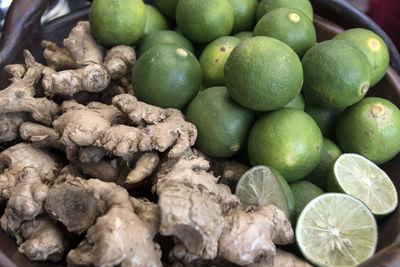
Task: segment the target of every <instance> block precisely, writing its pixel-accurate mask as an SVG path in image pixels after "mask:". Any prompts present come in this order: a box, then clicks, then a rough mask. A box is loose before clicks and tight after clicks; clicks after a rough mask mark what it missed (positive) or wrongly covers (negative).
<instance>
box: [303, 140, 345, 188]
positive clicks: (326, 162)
mask: <svg viewBox="0 0 400 267" xmlns="http://www.w3.org/2000/svg"><path fill="white" fill-rule="evenodd" d="M341 154H342V151H341V150H340V148H339V147H338V146H337V145H336V144H335V143H334V142H333V141H331V140H329V139H327V138H324V141H323V145H322V151H321V159H320V161H319V162H318V165H317V166H316V167H315V168H314V169H313V170H312V171H311V172H310V173H309V174H307V175H306V177H305V178H304V179H305V180H308V181H310V182H312V183H313V184H315V185H317V186H319V187H321V188H322V189H324V190H326V189H327V179H328V176H329V175H330V173H331V171H332V168H333V164H335V161H336V159H337V158H338V157H339V156H340V155H341Z"/></svg>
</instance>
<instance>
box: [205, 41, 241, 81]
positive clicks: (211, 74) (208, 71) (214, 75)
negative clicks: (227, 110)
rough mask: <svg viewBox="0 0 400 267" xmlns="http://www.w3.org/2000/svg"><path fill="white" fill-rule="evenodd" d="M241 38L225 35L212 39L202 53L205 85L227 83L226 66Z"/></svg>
mask: <svg viewBox="0 0 400 267" xmlns="http://www.w3.org/2000/svg"><path fill="white" fill-rule="evenodd" d="M239 43H240V40H239V39H238V38H236V37H233V36H223V37H219V38H218V39H216V40H214V41H212V42H211V43H210V44H208V45H207V46H206V48H205V49H204V50H203V52H202V53H201V55H200V58H199V63H200V66H201V70H202V71H203V85H204V86H205V87H211V86H217V85H225V82H224V66H225V62H226V60H227V59H228V57H229V55H230V54H231V52H232V50H233V48H234V47H235V46H236V45H237V44H239Z"/></svg>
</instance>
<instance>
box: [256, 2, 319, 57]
mask: <svg viewBox="0 0 400 267" xmlns="http://www.w3.org/2000/svg"><path fill="white" fill-rule="evenodd" d="M253 35H254V36H260V35H261V36H269V37H273V38H275V39H278V40H280V41H282V42H284V43H285V44H287V45H288V46H290V48H292V49H293V50H294V52H296V53H297V55H299V57H302V56H303V55H304V54H305V52H307V50H308V49H309V48H310V47H312V46H313V45H314V44H315V42H316V40H317V36H316V34H315V29H314V24H313V23H312V21H311V20H310V19H309V18H308V17H307V16H306V15H304V14H303V13H302V12H301V11H299V10H297V9H293V8H277V9H274V10H272V11H270V12H268V13H267V14H266V15H265V16H263V17H262V18H261V19H260V20H259V21H258V22H257V24H256V26H255V28H254V30H253Z"/></svg>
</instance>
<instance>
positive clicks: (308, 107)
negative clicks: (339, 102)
mask: <svg viewBox="0 0 400 267" xmlns="http://www.w3.org/2000/svg"><path fill="white" fill-rule="evenodd" d="M305 102H306V104H305V106H304V111H305V112H306V113H307V114H308V115H310V116H311V118H313V119H314V121H315V122H316V123H317V124H318V127H319V128H320V129H321V132H322V135H323V136H325V137H327V138H331V139H334V138H335V135H336V121H337V118H338V117H339V116H340V114H341V113H342V112H343V110H344V108H322V107H319V106H317V105H314V104H313V103H310V102H309V101H307V99H306V101H305Z"/></svg>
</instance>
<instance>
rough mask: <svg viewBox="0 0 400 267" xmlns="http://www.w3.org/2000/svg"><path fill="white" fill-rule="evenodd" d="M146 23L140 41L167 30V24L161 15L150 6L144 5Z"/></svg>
mask: <svg viewBox="0 0 400 267" xmlns="http://www.w3.org/2000/svg"><path fill="white" fill-rule="evenodd" d="M145 8H146V23H145V25H144V30H143V34H142V37H141V39H143V38H145V37H146V36H147V35H149V34H150V33H152V32H156V31H162V30H167V29H168V22H167V20H166V19H165V18H164V17H163V15H162V14H161V13H160V12H159V11H158V10H157V9H156V8H155V7H153V6H152V5H145Z"/></svg>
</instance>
